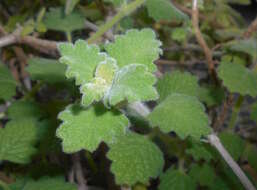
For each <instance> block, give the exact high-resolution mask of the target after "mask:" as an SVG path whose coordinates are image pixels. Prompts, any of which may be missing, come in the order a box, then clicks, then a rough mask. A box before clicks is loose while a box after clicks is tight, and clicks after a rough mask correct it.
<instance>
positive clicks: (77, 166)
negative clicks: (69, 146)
mask: <svg viewBox="0 0 257 190" xmlns="http://www.w3.org/2000/svg"><path fill="white" fill-rule="evenodd" d="M72 162H73V166H74V173H75V176H76V179H77V181H78V184H79V190H88V186H87V181H86V179H85V178H84V174H83V169H82V166H81V163H80V155H79V153H75V154H73V155H72Z"/></svg>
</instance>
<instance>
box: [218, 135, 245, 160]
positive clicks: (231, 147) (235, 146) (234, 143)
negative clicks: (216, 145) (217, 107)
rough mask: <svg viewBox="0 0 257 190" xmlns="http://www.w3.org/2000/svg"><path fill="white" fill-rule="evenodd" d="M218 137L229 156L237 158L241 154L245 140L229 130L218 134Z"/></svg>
mask: <svg viewBox="0 0 257 190" xmlns="http://www.w3.org/2000/svg"><path fill="white" fill-rule="evenodd" d="M219 138H220V140H221V142H222V144H223V145H224V147H225V148H226V149H227V150H228V152H229V153H230V154H231V156H232V157H233V158H234V159H235V160H238V159H239V158H240V156H241V155H242V154H243V151H244V149H245V142H244V141H243V139H242V138H241V137H240V136H238V135H237V134H234V133H230V132H222V133H220V134H219Z"/></svg>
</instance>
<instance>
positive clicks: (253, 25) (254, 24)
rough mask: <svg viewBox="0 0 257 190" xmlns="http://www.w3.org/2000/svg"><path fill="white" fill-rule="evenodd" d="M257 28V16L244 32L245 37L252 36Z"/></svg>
mask: <svg viewBox="0 0 257 190" xmlns="http://www.w3.org/2000/svg"><path fill="white" fill-rule="evenodd" d="M256 30H257V17H256V18H255V19H254V21H253V22H252V23H251V24H250V25H249V27H248V28H247V30H246V31H245V32H244V34H243V36H244V38H250V37H251V36H252V34H253V33H254V32H255V31H256Z"/></svg>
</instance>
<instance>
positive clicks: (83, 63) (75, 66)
mask: <svg viewBox="0 0 257 190" xmlns="http://www.w3.org/2000/svg"><path fill="white" fill-rule="evenodd" d="M58 49H59V51H60V53H61V58H60V62H61V63H64V64H66V65H68V68H67V70H66V77H67V78H75V79H76V84H77V85H81V84H85V83H86V82H89V81H91V80H92V79H93V77H94V72H95V69H96V66H97V65H98V64H99V63H100V62H102V61H105V60H106V57H107V56H106V55H105V54H104V53H100V52H99V51H100V50H99V48H98V46H96V45H90V46H89V45H88V44H87V42H86V41H84V40H77V41H76V42H75V44H74V45H73V44H71V43H60V44H59V45H58Z"/></svg>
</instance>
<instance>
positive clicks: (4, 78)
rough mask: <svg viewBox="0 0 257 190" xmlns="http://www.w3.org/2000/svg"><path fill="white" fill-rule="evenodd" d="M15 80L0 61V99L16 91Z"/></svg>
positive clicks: (6, 98) (10, 95)
mask: <svg viewBox="0 0 257 190" xmlns="http://www.w3.org/2000/svg"><path fill="white" fill-rule="evenodd" d="M16 85H17V83H16V81H15V80H14V79H13V77H12V74H11V73H10V72H9V70H8V68H7V67H6V66H5V65H4V64H2V63H1V62H0V86H1V88H0V99H4V100H8V99H10V98H11V97H12V96H14V95H15V93H16Z"/></svg>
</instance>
